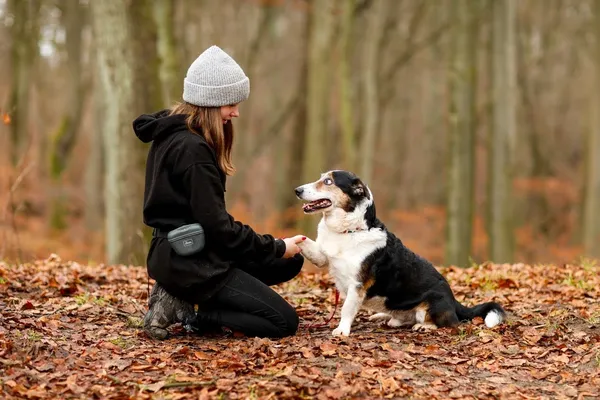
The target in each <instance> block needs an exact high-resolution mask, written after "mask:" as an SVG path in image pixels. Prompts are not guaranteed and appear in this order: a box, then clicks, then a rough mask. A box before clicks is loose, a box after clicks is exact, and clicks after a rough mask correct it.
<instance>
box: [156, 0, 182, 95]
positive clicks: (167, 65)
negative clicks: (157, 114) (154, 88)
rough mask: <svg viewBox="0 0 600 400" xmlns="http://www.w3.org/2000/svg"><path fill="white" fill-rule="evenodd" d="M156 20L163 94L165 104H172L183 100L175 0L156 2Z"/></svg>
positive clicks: (157, 0)
mask: <svg viewBox="0 0 600 400" xmlns="http://www.w3.org/2000/svg"><path fill="white" fill-rule="evenodd" d="M154 18H155V21H156V26H157V30H158V54H159V56H160V79H161V82H162V92H163V94H164V96H163V97H164V100H165V103H166V104H171V103H174V102H175V101H177V100H179V99H181V79H180V75H179V73H180V70H181V68H180V64H179V62H180V60H181V54H180V52H179V51H178V47H177V43H176V41H175V30H174V29H175V27H174V22H175V13H174V3H173V0H154Z"/></svg>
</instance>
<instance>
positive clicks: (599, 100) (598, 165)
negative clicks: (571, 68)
mask: <svg viewBox="0 0 600 400" xmlns="http://www.w3.org/2000/svg"><path fill="white" fill-rule="evenodd" d="M593 11H594V19H595V24H594V35H595V39H596V43H595V47H594V72H595V81H594V86H593V90H592V102H591V120H592V123H591V127H590V129H589V130H588V138H587V155H586V168H585V172H586V184H585V186H586V191H585V199H584V215H585V217H584V219H583V223H584V228H583V246H584V251H585V254H586V255H588V256H591V257H600V228H598V225H600V211H598V208H599V207H600V0H594V8H593Z"/></svg>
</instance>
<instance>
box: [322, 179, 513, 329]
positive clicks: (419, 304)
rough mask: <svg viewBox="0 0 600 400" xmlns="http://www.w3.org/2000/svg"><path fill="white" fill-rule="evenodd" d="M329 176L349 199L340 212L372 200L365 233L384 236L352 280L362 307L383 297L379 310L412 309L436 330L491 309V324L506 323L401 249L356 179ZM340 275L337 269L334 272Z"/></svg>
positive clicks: (493, 306) (495, 307)
mask: <svg viewBox="0 0 600 400" xmlns="http://www.w3.org/2000/svg"><path fill="white" fill-rule="evenodd" d="M330 176H331V177H332V178H333V181H334V182H333V183H334V184H335V186H337V187H338V188H339V189H340V190H341V191H342V192H343V193H344V194H345V195H346V196H347V197H348V199H347V201H346V202H345V204H346V206H344V207H343V209H344V211H346V212H348V213H350V212H354V211H355V210H356V209H357V207H358V206H359V205H360V204H362V203H363V202H365V201H370V200H371V204H369V205H368V207H366V211H365V213H364V221H365V223H366V227H367V231H368V232H371V231H374V230H381V231H383V232H385V234H386V235H387V240H386V241H385V246H384V247H382V248H378V249H375V250H374V251H373V252H372V253H370V254H369V255H368V256H367V257H366V258H364V260H362V263H361V268H360V271H359V276H358V277H357V279H356V280H357V281H358V282H359V284H360V285H361V290H363V291H365V292H364V301H363V303H366V304H368V301H369V300H370V299H373V298H375V297H380V298H383V299H385V301H384V305H385V309H386V310H385V311H383V310H377V311H383V312H384V314H386V313H389V315H390V316H391V317H394V312H395V311H410V310H415V313H416V310H418V309H421V310H422V311H423V312H422V314H423V313H425V317H424V318H423V319H424V321H418V322H420V323H423V322H425V323H427V324H429V325H431V324H435V326H437V327H454V326H456V325H458V324H459V323H460V322H461V321H465V320H471V319H472V318H474V317H476V316H479V317H482V318H484V319H485V318H486V316H488V313H490V312H493V311H494V312H496V314H497V315H496V316H495V318H490V325H491V326H494V325H496V324H497V323H499V322H502V321H503V320H504V319H505V316H506V313H505V311H504V309H503V308H502V306H500V304H498V303H495V302H489V303H484V304H480V305H477V306H475V307H465V306H464V305H462V304H460V303H459V302H458V301H457V300H456V299H455V298H454V294H453V293H452V289H451V288H450V285H449V283H448V281H447V280H446V279H445V278H444V276H442V274H440V273H439V272H438V270H437V269H436V268H435V267H434V266H433V265H432V264H431V263H430V262H429V261H427V260H426V259H424V258H423V257H420V256H419V255H417V254H415V253H414V252H413V251H411V250H410V249H408V248H407V247H406V246H404V244H403V243H402V241H401V240H400V239H399V238H398V237H396V235H394V234H393V233H392V232H390V231H389V230H388V229H387V228H386V226H385V225H384V224H383V223H382V222H381V221H380V220H379V219H378V218H377V216H376V211H375V203H374V202H373V201H372V197H371V196H372V195H371V194H370V191H369V189H368V188H367V186H366V185H364V184H363V182H361V180H360V179H359V178H358V177H357V176H356V175H354V174H353V173H351V172H347V171H333V172H331V173H330ZM338 197H339V196H338ZM324 218H325V217H324ZM320 226H321V225H320ZM336 238H339V236H336ZM323 240H326V239H323ZM336 240H342V239H336ZM317 242H319V239H317ZM326 244H327V243H326V242H321V243H320V246H323V248H325V247H326ZM357 261H359V260H357ZM339 271H340V270H339V268H338V273H340V272H339ZM415 315H416V314H415ZM492 321H494V322H492ZM413 322H414V321H413ZM486 324H488V321H487V320H486ZM490 325H488V326H490Z"/></svg>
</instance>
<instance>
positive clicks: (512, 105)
mask: <svg viewBox="0 0 600 400" xmlns="http://www.w3.org/2000/svg"><path fill="white" fill-rule="evenodd" d="M492 41H493V44H492V48H493V53H492V58H493V76H492V80H493V84H492V86H493V89H492V92H493V98H494V102H493V120H492V125H493V128H492V137H491V140H490V142H489V145H490V148H489V162H490V167H489V171H488V173H489V180H488V181H489V193H488V207H489V213H488V215H489V218H490V220H489V232H488V237H489V258H490V259H491V260H492V261H494V262H511V261H512V259H513V251H514V234H513V199H512V177H513V167H512V166H513V159H512V158H513V154H514V143H515V139H516V84H515V79H516V76H515V1H514V0H496V1H494V2H493V3H492Z"/></svg>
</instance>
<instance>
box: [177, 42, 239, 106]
mask: <svg viewBox="0 0 600 400" xmlns="http://www.w3.org/2000/svg"><path fill="white" fill-rule="evenodd" d="M249 95H250V79H248V77H247V76H246V74H245V73H244V71H243V70H242V68H241V67H240V66H239V65H238V63H236V62H235V60H234V59H233V58H231V56H229V54H227V53H225V52H224V51H223V50H221V49H220V48H219V47H217V46H211V47H209V48H208V49H206V50H205V51H204V52H203V53H202V54H200V55H199V56H198V58H196V60H195V61H194V62H193V63H192V65H190V68H189V69H188V71H187V75H186V77H185V79H184V80H183V100H184V101H186V102H188V103H191V104H195V105H197V106H201V107H221V106H227V105H230V104H237V103H240V102H242V101H244V100H246V99H247V98H248V96H249Z"/></svg>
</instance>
